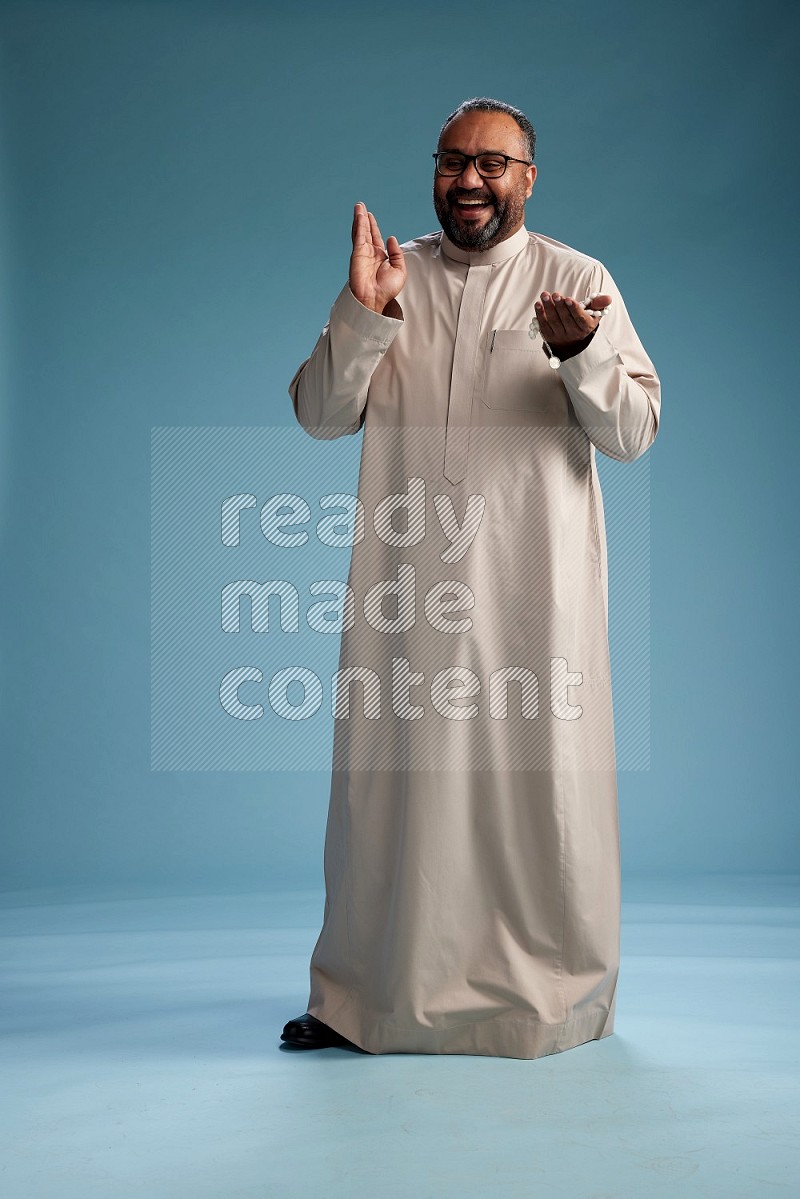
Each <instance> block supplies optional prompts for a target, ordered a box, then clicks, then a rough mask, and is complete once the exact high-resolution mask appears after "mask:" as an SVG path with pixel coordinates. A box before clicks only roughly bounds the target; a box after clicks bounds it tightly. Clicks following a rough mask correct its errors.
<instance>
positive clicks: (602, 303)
mask: <svg viewBox="0 0 800 1199" xmlns="http://www.w3.org/2000/svg"><path fill="white" fill-rule="evenodd" d="M613 299H614V297H613V296H606V295H603V296H592V298H591V300H590V301H589V311H592V310H594V311H595V312H600V311H601V310H602V309H603V308H608V306H609V304H611V303H612V301H613Z"/></svg>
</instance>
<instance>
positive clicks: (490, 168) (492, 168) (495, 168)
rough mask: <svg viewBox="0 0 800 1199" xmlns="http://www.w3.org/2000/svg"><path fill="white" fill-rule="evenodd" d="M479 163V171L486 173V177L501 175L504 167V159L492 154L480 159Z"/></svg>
mask: <svg viewBox="0 0 800 1199" xmlns="http://www.w3.org/2000/svg"><path fill="white" fill-rule="evenodd" d="M479 161H480V164H481V170H482V171H486V173H487V174H488V175H493V174H498V175H499V174H502V172H503V169H504V167H505V165H506V164H505V159H504V158H497V157H496V156H495V155H492V154H489V155H486V156H484V157H482V158H481V159H480V160H479Z"/></svg>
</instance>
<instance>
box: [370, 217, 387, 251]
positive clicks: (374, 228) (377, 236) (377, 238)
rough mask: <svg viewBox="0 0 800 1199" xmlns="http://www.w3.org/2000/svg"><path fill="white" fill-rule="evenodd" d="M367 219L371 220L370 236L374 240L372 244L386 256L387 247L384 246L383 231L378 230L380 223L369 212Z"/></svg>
mask: <svg viewBox="0 0 800 1199" xmlns="http://www.w3.org/2000/svg"><path fill="white" fill-rule="evenodd" d="M367 218H368V220H369V231H370V236H371V238H372V244H373V246H374V247H375V249H376V250H381V251H382V253H384V254H385V253H386V246H385V245H384V244H383V238H382V237H381V231H380V229H379V228H378V222H377V221H376V220H375V217H374V216H373V215H372V213H371V212H369V211H368V212H367Z"/></svg>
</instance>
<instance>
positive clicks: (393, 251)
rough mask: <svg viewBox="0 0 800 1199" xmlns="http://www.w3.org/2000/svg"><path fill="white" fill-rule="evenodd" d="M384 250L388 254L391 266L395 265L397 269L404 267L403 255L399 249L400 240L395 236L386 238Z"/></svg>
mask: <svg viewBox="0 0 800 1199" xmlns="http://www.w3.org/2000/svg"><path fill="white" fill-rule="evenodd" d="M386 252H387V254H388V255H389V262H390V264H391V265H392V266H393V267H396V268H397V269H398V270H402V269H405V262H406V260H405V255H404V254H403V251H402V250H401V249H400V242H399V241H398V240H397V238H396V237H394V236H392V237H389V238H387V241H386Z"/></svg>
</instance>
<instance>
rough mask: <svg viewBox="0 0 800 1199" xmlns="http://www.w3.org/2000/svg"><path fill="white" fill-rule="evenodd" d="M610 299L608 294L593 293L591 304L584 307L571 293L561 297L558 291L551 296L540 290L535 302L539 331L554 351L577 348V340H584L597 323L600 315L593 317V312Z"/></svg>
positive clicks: (597, 310)
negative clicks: (588, 306)
mask: <svg viewBox="0 0 800 1199" xmlns="http://www.w3.org/2000/svg"><path fill="white" fill-rule="evenodd" d="M611 300H612V297H611V296H593V297H592V301H591V307H590V308H584V306H583V304H582V303H581V301H580V300H575V299H573V298H572V296H562V295H559V293H558V292H554V293H553V294H552V295H550V293H549V292H546V291H543V292H542V295H541V299H540V300H537V301H536V320H537V322H538V324H539V331H540V333H541V335H542V337H543V338H544V339H545V341H546V342H547V344H548V345H549V346H551V347H552V348H553V349H554V350H559V351H562V350H569V349H573V348H577V349H580V348H581V346H580V343H581V342H584V341H586V339H587V338H589V337H590V336H591V334H592V333H594V331H595V329H596V328H597V326H598V325H599V324H600V317H599V316H592V311H593V310H594V311H595V312H599V311H601V310H602V309H604V308H607V307H608V305H609V304H610V303H611ZM563 356H564V355H563V354H562V357H563Z"/></svg>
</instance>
